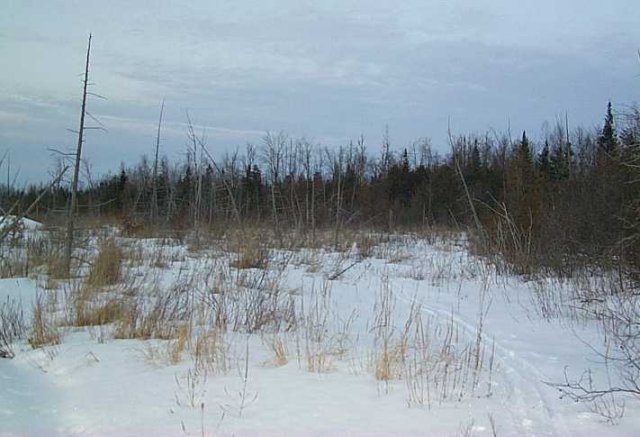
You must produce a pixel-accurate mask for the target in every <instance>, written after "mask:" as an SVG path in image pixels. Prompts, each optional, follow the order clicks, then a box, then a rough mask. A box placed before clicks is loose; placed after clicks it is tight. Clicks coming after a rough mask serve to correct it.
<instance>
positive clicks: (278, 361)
mask: <svg viewBox="0 0 640 437" xmlns="http://www.w3.org/2000/svg"><path fill="white" fill-rule="evenodd" d="M267 344H268V345H269V348H270V349H271V352H273V359H272V362H273V364H274V365H275V366H278V367H280V366H284V365H285V364H287V363H288V362H289V360H288V359H287V351H286V349H285V346H284V342H283V341H282V338H281V337H280V336H277V335H276V336H274V337H273V338H272V339H271V341H269V342H268V343H267Z"/></svg>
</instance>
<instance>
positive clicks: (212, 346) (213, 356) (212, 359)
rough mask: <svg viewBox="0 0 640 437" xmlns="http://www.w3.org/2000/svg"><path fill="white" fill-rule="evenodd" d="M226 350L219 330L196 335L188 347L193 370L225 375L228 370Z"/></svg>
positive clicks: (210, 330) (226, 346) (213, 329)
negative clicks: (193, 366) (193, 363)
mask: <svg viewBox="0 0 640 437" xmlns="http://www.w3.org/2000/svg"><path fill="white" fill-rule="evenodd" d="M228 348H229V346H228V345H227V344H226V343H225V341H224V335H223V333H222V332H221V330H220V329H216V328H212V329H209V330H205V331H202V332H200V333H198V334H197V335H196V338H195V341H193V342H192V343H191V347H190V352H191V356H192V358H193V360H194V362H195V368H196V369H197V370H199V371H204V372H208V371H212V372H218V373H226V372H227V371H228V370H229V359H228Z"/></svg>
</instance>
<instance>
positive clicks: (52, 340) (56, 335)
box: [28, 293, 61, 349]
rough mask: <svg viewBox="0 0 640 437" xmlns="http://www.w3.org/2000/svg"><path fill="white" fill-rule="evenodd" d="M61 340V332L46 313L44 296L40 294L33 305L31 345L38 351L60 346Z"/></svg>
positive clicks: (29, 339)
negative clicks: (42, 348)
mask: <svg viewBox="0 0 640 437" xmlns="http://www.w3.org/2000/svg"><path fill="white" fill-rule="evenodd" d="M60 339H61V336H60V331H59V330H58V327H57V326H56V324H55V323H54V321H53V320H51V316H50V314H48V313H47V311H46V308H45V301H44V294H43V293H38V294H37V295H36V300H35V302H34V304H33V316H32V319H31V332H30V335H29V338H28V341H29V344H30V345H31V347H32V348H34V349H37V348H40V347H44V346H52V345H56V344H60Z"/></svg>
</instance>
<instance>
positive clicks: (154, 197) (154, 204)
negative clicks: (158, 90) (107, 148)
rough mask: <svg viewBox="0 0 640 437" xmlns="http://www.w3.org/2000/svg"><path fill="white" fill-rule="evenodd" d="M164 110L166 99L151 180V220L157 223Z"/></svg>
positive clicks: (159, 122)
mask: <svg viewBox="0 0 640 437" xmlns="http://www.w3.org/2000/svg"><path fill="white" fill-rule="evenodd" d="M163 112H164V100H162V105H161V106H160V118H159V119H158V133H157V135H156V148H155V154H154V156H153V175H152V178H153V179H152V181H151V190H152V193H151V220H153V222H154V223H155V221H156V220H157V219H158V155H159V152H160V129H161V128H162V114H163Z"/></svg>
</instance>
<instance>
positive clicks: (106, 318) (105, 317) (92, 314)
mask: <svg viewBox="0 0 640 437" xmlns="http://www.w3.org/2000/svg"><path fill="white" fill-rule="evenodd" d="M124 311H125V305H124V303H123V302H122V301H121V300H119V299H116V298H111V299H109V300H107V301H106V302H103V303H96V302H91V301H88V300H86V299H83V298H81V297H79V298H78V299H76V302H75V317H74V319H73V321H72V323H73V325H74V326H100V325H106V324H108V323H113V322H116V321H118V320H121V319H122V315H123V312H124Z"/></svg>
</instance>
